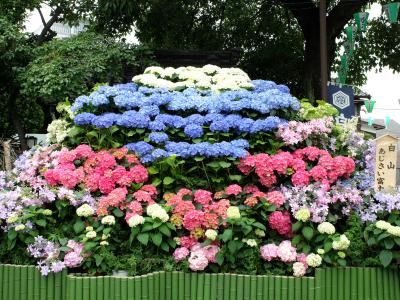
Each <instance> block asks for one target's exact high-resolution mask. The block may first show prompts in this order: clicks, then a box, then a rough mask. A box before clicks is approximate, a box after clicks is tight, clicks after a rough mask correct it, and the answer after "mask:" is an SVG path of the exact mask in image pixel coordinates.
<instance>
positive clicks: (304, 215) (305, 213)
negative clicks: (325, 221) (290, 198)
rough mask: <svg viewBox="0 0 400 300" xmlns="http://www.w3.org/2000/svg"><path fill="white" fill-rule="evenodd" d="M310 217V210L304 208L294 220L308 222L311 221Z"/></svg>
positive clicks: (297, 213)
mask: <svg viewBox="0 0 400 300" xmlns="http://www.w3.org/2000/svg"><path fill="white" fill-rule="evenodd" d="M310 216H311V213H310V210H309V209H308V208H302V209H299V210H298V211H297V212H296V214H295V215H294V218H295V219H296V220H297V221H302V222H307V221H308V220H309V219H310Z"/></svg>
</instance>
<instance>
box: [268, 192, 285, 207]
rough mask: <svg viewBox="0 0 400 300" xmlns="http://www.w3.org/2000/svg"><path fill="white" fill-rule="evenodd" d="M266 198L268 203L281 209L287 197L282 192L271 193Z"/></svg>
mask: <svg viewBox="0 0 400 300" xmlns="http://www.w3.org/2000/svg"><path fill="white" fill-rule="evenodd" d="M266 197H267V201H268V203H270V204H273V205H275V206H276V207H277V208H279V207H281V206H282V205H283V203H284V202H285V196H284V195H283V194H282V192H280V191H273V192H269V193H267V196H266Z"/></svg>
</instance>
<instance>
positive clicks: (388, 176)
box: [375, 134, 397, 191]
mask: <svg viewBox="0 0 400 300" xmlns="http://www.w3.org/2000/svg"><path fill="white" fill-rule="evenodd" d="M375 145H376V154H375V191H391V190H394V189H395V188H396V168H397V138H396V137H394V136H392V135H389V134H386V135H383V136H380V137H379V138H377V139H376V140H375Z"/></svg>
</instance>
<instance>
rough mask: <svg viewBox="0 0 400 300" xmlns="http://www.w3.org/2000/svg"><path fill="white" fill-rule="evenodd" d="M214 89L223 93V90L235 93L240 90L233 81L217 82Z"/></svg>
mask: <svg viewBox="0 0 400 300" xmlns="http://www.w3.org/2000/svg"><path fill="white" fill-rule="evenodd" d="M215 89H217V90H219V91H225V90H230V91H236V90H239V89H240V86H239V85H238V84H237V83H236V81H235V80H233V79H225V80H223V81H218V82H217V84H216V85H215Z"/></svg>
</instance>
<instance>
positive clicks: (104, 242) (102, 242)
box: [100, 241, 109, 246]
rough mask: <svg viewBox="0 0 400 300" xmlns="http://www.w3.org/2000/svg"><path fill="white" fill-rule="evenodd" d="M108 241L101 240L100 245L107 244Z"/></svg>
mask: <svg viewBox="0 0 400 300" xmlns="http://www.w3.org/2000/svg"><path fill="white" fill-rule="evenodd" d="M108 245H109V243H108V242H107V241H101V242H100V246H108Z"/></svg>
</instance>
